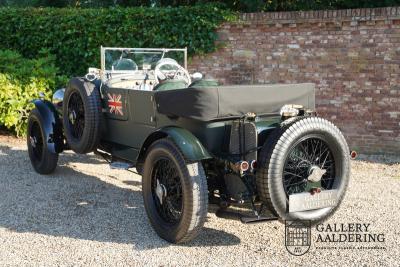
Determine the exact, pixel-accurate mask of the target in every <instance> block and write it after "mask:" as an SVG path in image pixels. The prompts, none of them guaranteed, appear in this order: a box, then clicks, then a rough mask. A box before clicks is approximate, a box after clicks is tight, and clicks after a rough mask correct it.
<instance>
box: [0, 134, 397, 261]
mask: <svg viewBox="0 0 400 267" xmlns="http://www.w3.org/2000/svg"><path fill="white" fill-rule="evenodd" d="M396 162H397V163H396ZM398 162H400V157H378V156H371V157H366V156H364V157H360V160H357V161H353V162H352V177H351V178H352V179H351V182H350V186H349V190H348V192H347V195H346V198H345V200H344V202H343V204H342V206H341V207H340V208H339V210H338V211H337V212H336V214H335V215H334V216H333V217H332V218H331V219H329V220H328V221H327V222H326V223H334V222H337V223H370V224H371V226H370V232H373V233H384V234H385V242H384V243H381V244H379V245H380V246H381V247H384V249H379V250H378V249H376V250H371V249H366V250H359V249H344V248H345V246H348V245H351V244H349V243H345V244H341V245H339V246H338V248H336V249H324V250H321V249H318V248H317V246H319V247H321V246H322V247H329V245H328V244H322V245H321V244H317V242H316V239H317V232H316V230H315V228H313V229H312V245H311V248H310V250H309V252H308V253H307V254H305V255H303V256H300V257H296V256H292V255H290V254H289V253H288V252H287V251H286V249H285V246H284V232H285V227H284V225H283V224H281V223H280V222H278V221H273V222H267V223H260V224H252V225H243V224H241V223H240V222H239V221H237V220H227V219H221V218H217V217H216V216H215V215H214V213H212V212H211V211H212V210H213V208H212V207H211V208H210V212H209V214H208V219H207V222H206V224H205V228H204V231H203V232H202V233H201V234H200V236H199V237H198V238H197V239H196V240H194V241H192V242H191V243H189V244H186V245H171V244H169V243H167V242H165V241H163V240H161V239H160V238H159V237H158V236H157V235H156V234H155V232H154V231H153V230H152V228H151V227H150V225H149V223H148V221H147V217H146V214H145V210H144V207H143V201H142V196H141V179H140V177H139V176H137V175H134V174H132V173H129V172H126V171H117V170H111V169H110V168H109V166H108V165H107V164H106V163H105V162H104V161H103V160H102V159H101V158H99V157H97V156H94V155H86V156H79V155H76V154H73V153H64V154H62V155H61V156H60V161H59V167H58V168H57V170H56V172H55V173H54V174H52V175H49V176H40V175H38V174H36V173H35V172H34V171H33V169H32V167H31V165H30V162H29V159H28V156H27V152H26V148H25V144H24V142H22V141H20V140H16V139H13V138H10V137H4V136H3V137H1V136H0V265H1V266H7V265H9V266H32V265H33V266H58V265H60V266H61V265H62V266H72V265H74V266H75V265H92V266H93V265H95V266H98V265H101V266H125V265H132V266H142V265H146V266H148V265H150V266H171V265H172V266H182V265H191V266H193V265H202V266H203V265H211V266H220V265H223V266H238V265H240V266H250V265H262V266H269V265H274V266H299V265H301V266H311V265H316V264H318V265H320V266H321V265H322V266H341V265H342V266H376V265H384V266H398V259H399V258H400V230H399V226H398V222H399V218H400V212H399V197H400V164H399V163H398Z"/></svg>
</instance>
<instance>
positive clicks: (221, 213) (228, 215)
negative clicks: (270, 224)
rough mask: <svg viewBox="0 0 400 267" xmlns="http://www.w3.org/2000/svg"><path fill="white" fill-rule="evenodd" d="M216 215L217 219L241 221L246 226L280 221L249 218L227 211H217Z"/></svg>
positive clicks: (259, 217)
mask: <svg viewBox="0 0 400 267" xmlns="http://www.w3.org/2000/svg"><path fill="white" fill-rule="evenodd" d="M215 215H216V216H217V217H219V218H223V219H233V220H235V219H236V220H237V219H240V221H241V222H242V223H245V224H250V223H258V222H267V221H275V220H278V217H273V216H271V217H267V216H255V215H254V216H249V215H244V214H240V213H239V212H234V211H229V210H226V209H219V210H217V212H216V213H215Z"/></svg>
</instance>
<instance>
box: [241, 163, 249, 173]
mask: <svg viewBox="0 0 400 267" xmlns="http://www.w3.org/2000/svg"><path fill="white" fill-rule="evenodd" d="M249 167H250V166H249V163H248V162H247V161H242V162H240V170H241V171H242V172H245V171H247V170H248V169H249Z"/></svg>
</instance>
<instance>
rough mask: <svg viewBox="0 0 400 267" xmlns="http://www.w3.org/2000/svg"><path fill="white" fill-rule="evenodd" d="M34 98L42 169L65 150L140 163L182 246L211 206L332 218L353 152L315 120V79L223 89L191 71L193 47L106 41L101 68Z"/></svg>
mask: <svg viewBox="0 0 400 267" xmlns="http://www.w3.org/2000/svg"><path fill="white" fill-rule="evenodd" d="M34 104H35V106H36V107H35V109H34V110H32V112H31V114H30V117H29V123H28V136H27V143H28V152H29V157H30V160H31V162H32V166H33V168H34V169H35V170H36V171H37V172H38V173H40V174H49V173H51V172H53V171H54V170H55V168H56V165H57V161H58V156H59V154H60V153H62V152H63V151H64V150H73V151H74V152H76V153H80V154H84V153H90V152H94V153H96V154H99V155H101V156H103V157H104V158H105V159H106V160H107V161H108V162H109V163H110V166H111V167H112V168H122V169H130V168H136V171H137V172H138V173H139V174H140V175H142V191H143V199H144V205H145V208H146V212H147V215H148V217H149V220H150V222H151V225H152V226H153V228H154V229H155V231H156V232H157V234H158V235H159V236H160V237H162V238H164V239H165V240H167V241H169V242H173V243H182V242H186V241H189V240H191V239H193V238H194V237H195V236H196V235H197V234H198V233H199V231H200V230H201V228H202V226H203V224H204V222H205V219H206V216H207V212H208V204H209V203H213V204H217V205H219V206H220V209H219V211H218V212H217V214H219V215H220V216H222V217H223V216H224V214H225V215H226V214H228V213H229V212H230V211H232V208H235V209H236V210H237V206H238V205H244V206H245V207H247V211H248V212H247V213H245V214H247V215H244V214H243V215H242V216H241V220H242V222H244V223H248V222H261V221H265V220H270V219H281V220H306V221H309V222H311V223H315V222H319V221H321V220H324V219H326V218H327V217H328V216H330V215H331V214H333V213H334V211H335V210H336V209H337V207H338V206H339V205H340V202H341V200H342V199H343V196H344V194H345V191H346V189H347V185H348V182H349V165H350V164H349V159H350V158H351V157H353V156H355V152H352V153H350V150H349V148H348V146H347V143H346V140H345V138H344V137H343V135H342V133H341V132H340V130H339V129H338V128H337V127H336V126H335V125H333V124H332V123H331V122H329V121H327V120H325V119H322V118H319V117H317V116H316V112H315V92H314V85H313V84H281V85H279V84H278V85H235V86H220V85H219V84H218V83H217V82H215V81H213V80H207V79H204V78H203V77H202V74H200V73H194V74H193V75H190V74H189V73H188V71H187V52H186V49H143V48H104V47H102V48H101V69H95V68H90V69H89V72H88V74H86V76H85V77H80V78H72V79H71V80H70V81H69V83H68V86H67V87H66V88H65V89H60V90H57V91H56V92H55V93H54V95H53V100H52V101H46V100H43V99H38V100H35V101H34ZM240 210H243V209H240ZM245 210H246V209H245ZM268 210H269V211H270V212H269V214H270V215H268V216H266V215H265V214H266V212H265V211H268ZM249 212H250V213H249ZM249 214H250V215H249ZM271 214H272V215H271Z"/></svg>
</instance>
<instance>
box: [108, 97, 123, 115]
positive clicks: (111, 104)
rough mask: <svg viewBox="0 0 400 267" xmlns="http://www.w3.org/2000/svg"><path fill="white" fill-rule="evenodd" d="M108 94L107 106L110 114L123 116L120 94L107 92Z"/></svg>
mask: <svg viewBox="0 0 400 267" xmlns="http://www.w3.org/2000/svg"><path fill="white" fill-rule="evenodd" d="M107 95H108V108H109V110H110V113H111V114H115V115H121V116H124V113H123V111H122V102H121V95H116V94H107Z"/></svg>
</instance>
